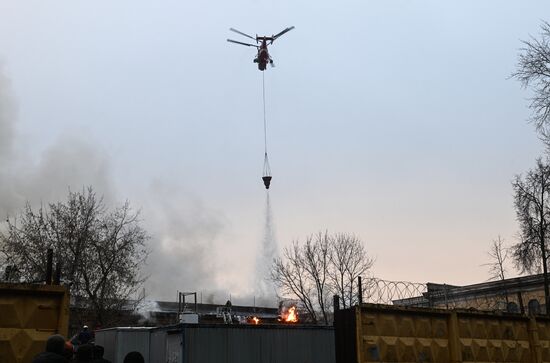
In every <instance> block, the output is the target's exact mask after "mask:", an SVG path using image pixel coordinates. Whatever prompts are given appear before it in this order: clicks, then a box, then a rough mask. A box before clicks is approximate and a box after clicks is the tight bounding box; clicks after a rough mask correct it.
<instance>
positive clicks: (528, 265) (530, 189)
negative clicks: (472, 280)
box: [512, 158, 550, 315]
mask: <svg viewBox="0 0 550 363" xmlns="http://www.w3.org/2000/svg"><path fill="white" fill-rule="evenodd" d="M512 185H513V188H514V192H515V197H514V204H515V208H516V215H517V220H518V222H519V227H520V242H519V243H517V244H516V245H514V246H513V247H512V254H513V257H514V260H515V262H516V266H517V267H518V268H519V269H520V270H521V271H522V272H533V271H534V270H535V269H536V268H537V267H538V266H540V265H542V270H543V273H544V297H545V303H546V306H547V309H546V312H547V314H548V315H550V308H548V307H550V303H549V302H550V300H549V296H550V292H549V286H548V267H547V258H548V244H547V239H548V238H549V237H550V165H548V164H547V163H545V162H543V161H542V159H540V158H539V159H538V160H537V166H536V167H535V168H534V169H532V170H530V171H529V172H528V173H527V174H526V175H525V177H521V176H520V175H518V176H516V179H515V180H514V182H513V183H512Z"/></svg>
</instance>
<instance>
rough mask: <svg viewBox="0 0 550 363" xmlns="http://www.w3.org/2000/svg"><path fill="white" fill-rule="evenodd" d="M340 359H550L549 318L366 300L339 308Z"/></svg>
mask: <svg viewBox="0 0 550 363" xmlns="http://www.w3.org/2000/svg"><path fill="white" fill-rule="evenodd" d="M335 329H336V330H335V338H336V358H337V362H338V363H354V362H355V363H359V362H360V363H363V362H529V363H542V362H550V320H549V319H548V318H546V317H542V316H540V317H537V318H536V319H535V318H533V317H531V318H530V317H527V316H523V315H519V314H505V313H504V314H503V313H499V314H495V313H485V312H476V311H465V310H440V309H423V308H403V307H395V306H386V305H374V304H364V305H362V306H361V307H354V308H352V309H347V310H343V311H339V312H337V313H336V321H335Z"/></svg>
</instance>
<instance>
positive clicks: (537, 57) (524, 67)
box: [512, 21, 550, 146]
mask: <svg viewBox="0 0 550 363" xmlns="http://www.w3.org/2000/svg"><path fill="white" fill-rule="evenodd" d="M540 28H541V33H540V39H537V38H535V37H533V36H531V37H530V39H529V40H525V41H523V45H524V46H523V48H521V53H520V55H519V61H518V65H517V69H516V71H515V72H514V73H513V74H512V77H514V78H516V79H517V80H519V81H520V82H521V84H522V85H523V87H525V88H528V87H530V88H531V89H532V90H533V97H532V98H531V104H530V108H531V110H532V111H533V113H532V116H531V121H532V122H533V123H534V124H535V126H536V128H537V131H539V132H540V133H541V135H542V139H543V140H544V141H545V142H546V144H547V145H549V146H550V128H549V126H550V125H549V123H550V24H549V23H548V22H546V21H543V22H542V24H541V26H540Z"/></svg>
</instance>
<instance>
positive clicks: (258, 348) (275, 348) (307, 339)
mask: <svg viewBox="0 0 550 363" xmlns="http://www.w3.org/2000/svg"><path fill="white" fill-rule="evenodd" d="M183 336H184V343H183V353H184V357H185V359H184V363H198V362H200V363H210V362H212V363H247V362H250V363H263V362H265V363H334V362H335V354H334V331H333V329H332V328H327V327H296V326H266V325H264V326H261V325H260V326H238V325H237V326H231V325H207V326H205V325H195V326H192V325H189V326H185V327H184V334H183Z"/></svg>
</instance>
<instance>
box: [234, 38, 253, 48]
mask: <svg viewBox="0 0 550 363" xmlns="http://www.w3.org/2000/svg"><path fill="white" fill-rule="evenodd" d="M227 41H228V42H230V43H235V44H240V45H246V46H247V47H255V48H258V46H257V45H256V44H248V43H243V42H238V41H236V40H233V39H227Z"/></svg>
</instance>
